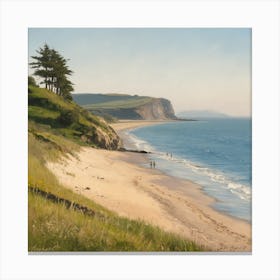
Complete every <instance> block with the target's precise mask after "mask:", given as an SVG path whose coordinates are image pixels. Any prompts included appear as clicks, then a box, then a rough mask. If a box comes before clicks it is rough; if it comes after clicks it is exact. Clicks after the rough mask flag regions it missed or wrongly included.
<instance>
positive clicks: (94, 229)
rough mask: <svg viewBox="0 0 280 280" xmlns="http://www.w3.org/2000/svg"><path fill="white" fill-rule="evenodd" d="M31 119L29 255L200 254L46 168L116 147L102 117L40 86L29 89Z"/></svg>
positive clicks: (187, 243)
mask: <svg viewBox="0 0 280 280" xmlns="http://www.w3.org/2000/svg"><path fill="white" fill-rule="evenodd" d="M28 118H29V121H28V251H29V252H42V251H49V252H55V251H57V252H69V251H71V252H74V251H76V252H83V251H91V252H94V251H99V252H100V251H199V250H202V248H201V247H199V246H197V245H196V244H195V243H193V242H191V241H188V240H185V239H183V238H181V237H179V236H177V235H174V234H171V233H167V232H164V231H163V230H161V229H159V228H158V227H155V226H151V225H149V224H146V223H144V222H142V221H139V220H138V221H134V220H130V219H128V218H123V217H119V216H118V215H117V214H116V213H114V212H112V211H109V210H107V209H105V208H104V207H102V206H100V205H98V204H97V203H95V202H94V201H93V200H90V199H88V198H86V197H85V196H83V195H81V194H79V193H76V192H74V191H71V190H69V189H67V188H66V187H65V186H64V185H62V184H61V183H60V181H59V180H58V178H56V177H55V175H54V174H53V173H52V172H51V171H50V170H49V169H48V168H47V167H46V162H57V161H61V160H62V159H63V158H64V157H76V158H77V159H78V160H79V158H78V157H77V152H78V151H80V150H81V149H82V148H83V146H92V147H96V148H106V149H118V147H119V144H120V140H119V137H118V136H117V135H116V133H115V132H114V130H113V129H112V128H111V127H110V126H109V125H108V124H107V123H106V122H105V121H104V120H103V119H101V118H99V117H96V116H94V115H92V114H91V113H89V112H87V111H86V110H85V109H83V108H81V107H80V106H78V105H77V104H76V103H75V102H72V101H65V100H64V99H63V98H62V97H60V96H57V95H56V94H54V93H52V92H50V91H48V90H46V89H42V88H38V87H36V86H29V87H28ZM69 176H74V174H72V173H69Z"/></svg>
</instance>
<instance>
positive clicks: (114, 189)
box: [47, 121, 251, 252]
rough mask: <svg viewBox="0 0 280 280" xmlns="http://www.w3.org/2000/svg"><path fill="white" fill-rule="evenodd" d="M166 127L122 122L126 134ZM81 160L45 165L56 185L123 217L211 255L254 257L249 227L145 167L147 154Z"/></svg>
mask: <svg viewBox="0 0 280 280" xmlns="http://www.w3.org/2000/svg"><path fill="white" fill-rule="evenodd" d="M166 122H168V121H161V122H158V121H125V122H124V121H122V122H119V123H116V124H112V125H111V126H112V127H113V128H114V130H115V131H116V132H117V133H118V134H119V135H120V134H123V133H124V132H125V131H126V130H128V129H133V128H136V127H140V126H145V125H154V124H159V123H166ZM78 157H79V159H77V158H74V157H71V156H69V158H68V159H64V160H63V162H58V163H57V162H56V163H51V162H48V163H47V167H48V168H49V169H50V170H51V171H52V172H53V173H54V174H55V175H56V176H57V178H58V180H59V181H60V182H61V183H62V184H63V185H65V186H66V187H68V188H70V189H71V190H73V191H75V192H78V193H81V194H82V195H85V196H87V197H88V198H90V199H92V200H94V201H96V202H97V203H99V204H101V205H102V206H104V207H105V208H108V209H110V210H112V211H114V212H116V213H117V214H119V215H120V216H125V217H128V218H131V219H141V220H144V221H145V222H147V223H150V224H153V225H156V226H159V227H160V228H162V229H164V230H166V231H170V232H173V233H176V234H179V235H181V236H183V237H185V238H187V239H189V240H192V241H194V242H196V243H197V244H199V245H202V246H204V247H206V248H209V249H210V250H212V251H217V252H251V225H250V224H249V223H248V222H247V221H244V220H242V219H238V218H235V217H232V216H230V215H227V214H226V213H221V212H220V211H217V210H215V209H214V208H212V207H211V204H212V203H213V202H214V201H215V199H214V198H212V197H210V196H208V195H207V194H205V193H204V192H203V190H202V187H201V186H199V185H197V184H195V183H193V182H191V181H188V180H183V179H179V178H176V177H173V176H169V175H167V174H165V173H163V172H162V171H160V170H157V169H150V168H146V167H143V164H145V163H147V162H148V157H147V156H146V155H145V154H140V153H129V152H120V151H107V150H101V149H93V148H83V149H82V150H81V152H80V153H79V154H78Z"/></svg>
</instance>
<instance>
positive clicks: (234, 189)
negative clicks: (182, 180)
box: [126, 130, 251, 201]
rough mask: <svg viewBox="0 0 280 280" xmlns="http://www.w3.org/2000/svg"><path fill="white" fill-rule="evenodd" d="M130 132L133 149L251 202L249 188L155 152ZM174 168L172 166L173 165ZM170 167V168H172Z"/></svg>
mask: <svg viewBox="0 0 280 280" xmlns="http://www.w3.org/2000/svg"><path fill="white" fill-rule="evenodd" d="M131 132H132V130H130V131H127V132H126V135H127V137H129V139H130V141H132V142H133V144H134V145H135V147H136V148H137V149H139V150H145V151H147V152H152V153H153V155H155V156H157V157H159V158H160V159H163V160H166V161H167V162H173V163H174V162H175V163H177V164H178V165H179V166H181V167H184V168H187V169H190V170H191V171H192V172H194V173H195V174H197V175H199V176H203V177H204V178H206V179H207V180H209V181H210V182H212V183H217V184H219V185H220V186H221V187H223V188H224V189H227V190H228V191H230V192H231V193H232V194H234V195H236V196H237V197H238V198H239V199H242V200H245V201H250V200H251V188H250V187H249V186H246V185H244V184H241V183H239V182H235V181H233V180H231V179H230V178H229V177H228V176H227V175H225V174H223V173H221V172H220V171H218V170H213V169H210V168H208V167H205V166H203V165H200V164H197V163H194V162H192V161H190V160H187V159H184V158H180V157H178V156H173V155H172V156H171V154H170V153H169V154H167V153H164V152H161V151H158V150H156V149H155V148H154V147H153V146H152V145H151V144H150V143H148V142H147V141H145V140H142V139H139V138H138V137H136V136H135V135H133V134H132V133H131ZM173 166H174V165H173ZM173 166H172V168H173Z"/></svg>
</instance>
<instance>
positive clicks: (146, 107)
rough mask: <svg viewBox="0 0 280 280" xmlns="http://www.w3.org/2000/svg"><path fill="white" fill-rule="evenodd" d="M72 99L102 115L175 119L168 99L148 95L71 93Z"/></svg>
mask: <svg viewBox="0 0 280 280" xmlns="http://www.w3.org/2000/svg"><path fill="white" fill-rule="evenodd" d="M73 99H74V100H75V102H77V103H78V104H79V105H81V106H83V107H84V108H85V109H87V110H89V111H91V112H92V113H94V114H96V115H100V116H103V117H107V116H108V115H109V116H112V117H114V118H117V119H133V120H168V119H176V116H175V115H174V109H173V107H172V104H171V102H170V101H169V100H167V99H164V98H154V97H149V96H138V95H126V94H119V93H112V94H100V93H99V94H93V93H92V94H90V93H80V94H73Z"/></svg>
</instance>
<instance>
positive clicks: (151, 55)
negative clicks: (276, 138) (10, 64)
mask: <svg viewBox="0 0 280 280" xmlns="http://www.w3.org/2000/svg"><path fill="white" fill-rule="evenodd" d="M28 39H29V45H28V48H29V62H31V61H32V59H31V58H30V56H32V55H35V54H36V50H38V49H39V48H40V47H42V46H43V45H44V43H47V44H48V45H49V46H50V47H51V48H54V49H56V50H57V51H58V52H59V53H60V54H61V55H62V56H64V57H65V58H67V59H69V61H68V65H69V68H70V69H71V70H73V72H74V73H73V75H72V76H71V78H70V80H71V81H72V82H73V83H74V84H75V85H74V93H126V94H133V95H134V94H138V95H145V96H153V97H163V98H167V99H169V100H170V101H171V102H172V104H173V107H174V109H175V112H176V113H178V112H180V111H184V110H212V111H218V112H221V113H226V114H229V115H232V116H251V29H249V28H30V29H29V32H28ZM29 73H30V74H32V73H33V70H31V69H29Z"/></svg>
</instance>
